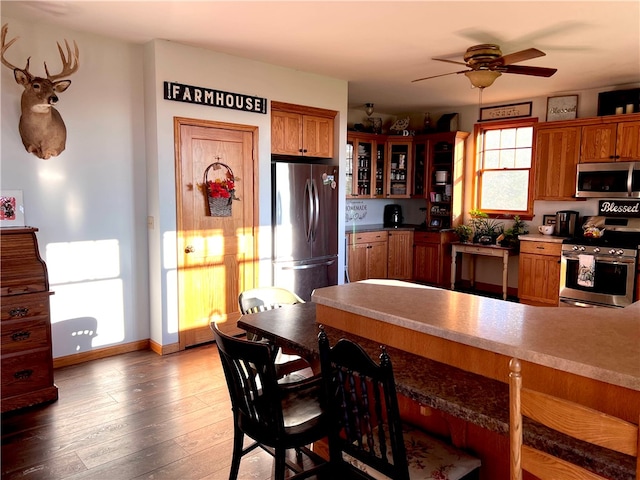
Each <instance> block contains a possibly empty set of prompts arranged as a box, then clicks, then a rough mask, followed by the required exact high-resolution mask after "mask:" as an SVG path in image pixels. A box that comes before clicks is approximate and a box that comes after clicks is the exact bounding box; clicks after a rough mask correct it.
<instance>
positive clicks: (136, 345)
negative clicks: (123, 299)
mask: <svg viewBox="0 0 640 480" xmlns="http://www.w3.org/2000/svg"><path fill="white" fill-rule="evenodd" d="M149 343H150V341H149V339H146V340H138V341H137V342H131V343H125V344H122V345H114V346H112V347H104V348H97V349H95V350H91V351H90V352H82V353H75V354H73V355H67V356H65V357H58V358H54V359H53V368H60V367H68V366H70V365H78V364H79V363H85V362H90V361H91V360H97V359H99V358H106V357H113V356H115V355H120V354H122V353H129V352H135V351H138V350H149V348H150V345H149Z"/></svg>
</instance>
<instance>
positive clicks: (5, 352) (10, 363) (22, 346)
mask: <svg viewBox="0 0 640 480" xmlns="http://www.w3.org/2000/svg"><path fill="white" fill-rule="evenodd" d="M37 230H38V229H37V228H32V227H17V228H13V227H7V228H3V229H2V230H1V231H0V243H1V245H0V292H1V295H2V299H1V301H2V306H1V307H0V333H1V337H2V338H1V350H0V351H1V355H0V362H1V367H2V372H1V392H2V393H1V395H2V412H3V413H4V412H7V411H10V410H15V409H18V408H23V407H28V406H31V405H37V404H40V403H44V402H48V401H54V400H57V398H58V388H57V387H56V386H55V384H54V383H53V356H52V348H51V320H50V313H49V296H50V295H51V292H49V279H48V276H47V267H46V265H45V263H44V262H43V261H42V259H41V258H40V253H39V251H38V242H37V239H36V235H35V232H36V231H37Z"/></svg>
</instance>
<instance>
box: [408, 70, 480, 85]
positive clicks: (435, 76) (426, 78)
mask: <svg viewBox="0 0 640 480" xmlns="http://www.w3.org/2000/svg"><path fill="white" fill-rule="evenodd" d="M468 71H469V70H461V71H459V72H449V73H442V74H440V75H433V76H431V77H424V78H416V79H415V80H411V83H415V82H421V81H422V80H429V79H431V78H438V77H445V76H447V75H453V74H454V73H464V72H468Z"/></svg>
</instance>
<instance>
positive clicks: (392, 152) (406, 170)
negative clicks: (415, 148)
mask: <svg viewBox="0 0 640 480" xmlns="http://www.w3.org/2000/svg"><path fill="white" fill-rule="evenodd" d="M387 154H388V162H387V170H386V172H387V178H386V182H387V183H386V196H387V198H409V196H410V194H411V185H412V184H411V169H412V141H411V140H391V139H388V140H387Z"/></svg>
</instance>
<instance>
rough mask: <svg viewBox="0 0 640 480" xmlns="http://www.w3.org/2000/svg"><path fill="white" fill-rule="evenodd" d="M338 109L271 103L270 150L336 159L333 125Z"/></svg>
mask: <svg viewBox="0 0 640 480" xmlns="http://www.w3.org/2000/svg"><path fill="white" fill-rule="evenodd" d="M336 114H337V112H335V111H333V110H325V109H321V108H315V107H306V106H301V105H292V104H288V103H282V102H271V153H272V154H275V155H294V156H304V157H318V158H333V128H334V118H335V116H336Z"/></svg>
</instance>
